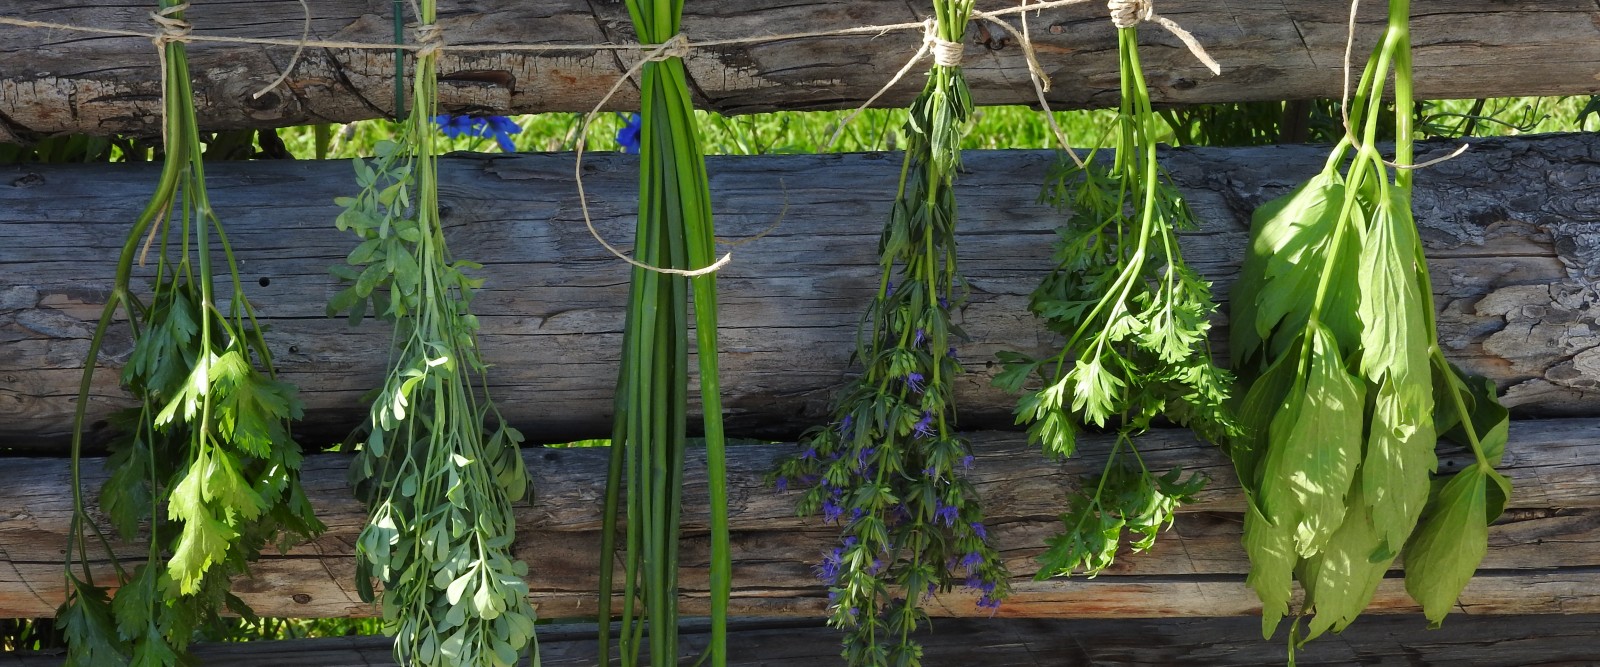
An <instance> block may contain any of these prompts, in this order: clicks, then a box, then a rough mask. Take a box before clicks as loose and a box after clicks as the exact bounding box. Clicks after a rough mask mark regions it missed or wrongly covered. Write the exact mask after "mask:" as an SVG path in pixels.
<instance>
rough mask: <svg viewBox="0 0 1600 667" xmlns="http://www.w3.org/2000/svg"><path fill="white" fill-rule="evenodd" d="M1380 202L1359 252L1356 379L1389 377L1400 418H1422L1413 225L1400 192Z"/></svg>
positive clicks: (1424, 367)
mask: <svg viewBox="0 0 1600 667" xmlns="http://www.w3.org/2000/svg"><path fill="white" fill-rule="evenodd" d="M1390 192H1391V193H1392V195H1391V196H1390V197H1389V198H1387V199H1384V200H1381V201H1380V202H1379V206H1378V210H1377V212H1376V214H1375V215H1373V216H1372V220H1371V221H1370V224H1369V225H1368V227H1367V234H1366V238H1365V239H1364V240H1363V241H1364V242H1363V243H1362V247H1361V261H1360V264H1361V270H1360V271H1359V272H1357V274H1356V285H1357V288H1358V290H1359V293H1360V299H1359V300H1360V305H1359V307H1358V308H1357V315H1358V317H1359V318H1360V319H1361V374H1362V375H1363V376H1364V377H1366V378H1367V379H1368V380H1370V381H1371V382H1373V383H1378V382H1381V381H1383V380H1384V379H1385V378H1392V380H1393V385H1394V387H1395V393H1396V395H1397V397H1398V398H1399V399H1400V400H1401V401H1402V402H1403V405H1402V406H1401V414H1406V415H1418V418H1419V419H1420V418H1422V417H1425V416H1426V415H1428V414H1430V413H1431V412H1432V410H1431V406H1428V405H1427V399H1428V398H1429V383H1430V378H1431V377H1432V374H1431V371H1430V370H1429V368H1428V362H1429V359H1428V347H1429V339H1430V337H1431V336H1430V333H1431V332H1430V331H1429V330H1428V325H1427V322H1426V320H1425V318H1424V310H1425V309H1426V308H1427V305H1426V304H1425V303H1424V302H1423V299H1422V294H1421V290H1420V289H1419V286H1418V284H1417V281H1416V280H1414V279H1413V277H1414V276H1416V275H1417V267H1416V266H1415V263H1416V261H1417V260H1416V258H1417V256H1418V255H1417V251H1418V248H1417V239H1416V224H1415V223H1414V222H1413V221H1412V219H1411V200H1410V198H1409V197H1407V196H1406V194H1405V191H1404V190H1401V189H1400V188H1391V189H1390Z"/></svg>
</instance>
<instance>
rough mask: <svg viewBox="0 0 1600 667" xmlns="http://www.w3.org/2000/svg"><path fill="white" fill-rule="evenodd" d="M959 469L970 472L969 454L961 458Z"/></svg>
mask: <svg viewBox="0 0 1600 667" xmlns="http://www.w3.org/2000/svg"><path fill="white" fill-rule="evenodd" d="M961 467H962V468H965V469H967V470H971V469H972V455H971V454H968V455H966V456H963V457H961Z"/></svg>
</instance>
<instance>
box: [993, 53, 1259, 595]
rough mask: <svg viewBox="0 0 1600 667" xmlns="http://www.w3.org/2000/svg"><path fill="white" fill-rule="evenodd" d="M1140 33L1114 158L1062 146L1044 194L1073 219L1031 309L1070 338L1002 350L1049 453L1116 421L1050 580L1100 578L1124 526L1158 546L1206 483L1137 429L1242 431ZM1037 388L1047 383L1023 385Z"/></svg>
mask: <svg viewBox="0 0 1600 667" xmlns="http://www.w3.org/2000/svg"><path fill="white" fill-rule="evenodd" d="M1137 30H1138V29H1137V28H1119V29H1118V44H1119V49H1118V52H1119V54H1120V58H1121V71H1122V103H1121V105H1120V106H1119V109H1118V114H1117V116H1116V118H1115V120H1114V121H1113V123H1114V125H1113V127H1112V128H1111V130H1112V131H1113V132H1114V133H1115V144H1114V145H1115V149H1116V152H1115V153H1114V154H1113V155H1112V157H1111V158H1110V162H1111V164H1109V165H1107V164H1105V162H1106V161H1107V160H1106V158H1105V157H1104V156H1103V153H1102V152H1100V151H1095V152H1094V153H1092V154H1090V156H1089V157H1088V159H1087V160H1086V161H1085V162H1083V163H1078V162H1076V161H1075V160H1069V159H1068V158H1070V157H1072V156H1064V157H1063V158H1062V161H1061V163H1060V164H1059V165H1058V166H1057V167H1056V168H1055V169H1054V170H1053V172H1052V174H1051V178H1050V179H1049V181H1048V183H1049V184H1048V185H1047V186H1046V189H1045V193H1044V196H1043V199H1044V200H1045V201H1047V202H1049V203H1051V204H1053V205H1054V206H1056V207H1057V208H1059V209H1061V210H1063V211H1068V212H1069V215H1070V217H1069V218H1068V220H1067V223H1066V224H1065V225H1063V226H1062V227H1061V228H1060V229H1058V230H1057V235H1058V237H1059V238H1058V240H1057V243H1056V251H1055V256H1054V260H1055V261H1056V268H1055V269H1054V270H1053V271H1052V272H1051V273H1050V275H1048V276H1046V278H1045V279H1044V281H1043V282H1042V283H1041V284H1040V286H1039V288H1038V289H1037V290H1035V291H1034V293H1033V295H1032V298H1031V300H1030V303H1029V307H1030V309H1031V310H1032V311H1033V313H1034V314H1035V315H1037V316H1038V317H1040V318H1041V319H1043V320H1044V322H1045V323H1046V325H1047V326H1048V327H1049V328H1050V330H1051V331H1054V332H1055V333H1056V334H1058V335H1060V336H1061V337H1062V339H1063V340H1064V343H1063V344H1062V346H1061V349H1060V350H1059V351H1057V352H1056V353H1055V354H1052V355H1050V356H1047V357H1042V358H1038V359H1035V358H1031V357H1028V356H1026V355H1022V354H1019V353H1014V352H1003V353H1001V354H1000V357H1001V360H1002V361H1003V362H1004V364H1005V369H1004V370H1003V371H1002V372H1001V373H1000V374H999V375H997V376H996V377H995V380H994V382H995V384H996V386H999V387H1001V388H1004V389H1006V390H1007V391H1011V392H1022V398H1021V400H1020V401H1019V403H1018V406H1017V409H1016V415H1017V424H1019V425H1021V424H1026V425H1027V426H1028V437H1029V440H1030V441H1032V442H1034V443H1037V444H1040V445H1041V446H1042V447H1043V448H1044V450H1045V452H1046V453H1048V454H1050V455H1052V456H1056V457H1068V456H1072V455H1073V454H1074V453H1075V452H1076V451H1077V449H1078V435H1079V434H1080V433H1081V432H1082V431H1084V430H1085V429H1087V428H1091V427H1092V428H1113V429H1115V431H1116V437H1115V440H1114V444H1113V445H1112V449H1111V452H1110V454H1109V455H1108V456H1107V458H1106V463H1105V468H1104V470H1103V472H1102V473H1101V474H1099V475H1097V476H1091V477H1089V478H1087V479H1085V480H1084V481H1083V484H1082V485H1081V490H1080V491H1078V492H1076V493H1074V494H1073V496H1072V498H1071V500H1070V503H1071V504H1070V507H1069V509H1068V511H1067V512H1066V513H1065V514H1063V515H1062V517H1061V519H1062V527H1063V530H1062V532H1061V533H1060V534H1058V535H1056V536H1055V537H1052V538H1051V539H1050V540H1049V545H1050V548H1049V550H1048V551H1046V553H1045V554H1044V555H1043V556H1041V557H1040V564H1041V566H1042V567H1041V569H1040V570H1039V573H1038V576H1039V577H1040V578H1046V577H1050V576H1056V575H1068V574H1072V573H1074V572H1081V573H1084V574H1087V575H1089V576H1094V575H1095V574H1097V573H1099V572H1100V571H1102V570H1104V569H1105V568H1106V567H1107V566H1109V565H1110V564H1111V563H1112V561H1113V560H1114V557H1115V555H1116V552H1117V548H1118V545H1119V543H1120V541H1121V540H1122V537H1123V534H1124V532H1132V533H1137V534H1138V535H1139V537H1138V538H1136V539H1135V540H1134V541H1133V542H1132V544H1131V546H1132V548H1133V549H1134V550H1135V551H1140V550H1144V549H1148V548H1149V547H1150V546H1151V545H1153V544H1154V541H1155V536H1156V533H1158V532H1159V531H1160V530H1161V529H1163V528H1164V527H1166V526H1168V525H1170V524H1171V523H1172V521H1173V518H1174V512H1175V511H1176V510H1177V508H1178V507H1179V506H1181V505H1182V504H1183V503H1186V502H1189V501H1190V500H1191V498H1192V496H1193V494H1194V493H1196V492H1198V491H1199V490H1200V489H1201V488H1202V487H1203V486H1204V484H1205V479H1204V478H1203V477H1198V476H1190V477H1188V478H1186V479H1185V478H1184V477H1183V475H1182V472H1181V471H1179V470H1172V471H1170V472H1168V473H1165V474H1157V473H1156V472H1153V471H1151V470H1150V469H1149V468H1148V467H1146V465H1145V462H1144V459H1143V458H1142V457H1141V456H1140V455H1139V451H1138V448H1137V447H1136V445H1135V440H1134V437H1133V436H1135V435H1137V434H1139V433H1142V432H1144V431H1146V430H1148V429H1149V428H1150V426H1151V424H1152V423H1153V422H1154V421H1155V420H1157V419H1163V418H1164V419H1167V420H1170V421H1173V422H1176V423H1178V424H1183V425H1187V426H1189V427H1190V428H1191V429H1193V430H1194V431H1195V432H1196V433H1198V434H1199V435H1200V436H1202V437H1204V438H1206V439H1209V440H1212V441H1214V442H1221V441H1222V440H1223V438H1224V437H1225V436H1226V435H1227V434H1229V433H1230V432H1231V430H1232V429H1233V428H1234V427H1233V423H1232V420H1231V419H1230V417H1229V416H1228V414H1227V411H1226V410H1225V409H1224V407H1223V404H1224V402H1225V401H1226V400H1227V397H1228V391H1229V385H1230V383H1231V377H1230V376H1229V374H1228V373H1227V372H1226V371H1224V370H1222V369H1220V368H1218V367H1217V366H1216V365H1215V364H1213V363H1212V361H1211V350H1210V345H1209V343H1208V339H1207V334H1208V332H1209V330H1210V320H1211V316H1212V314H1213V313H1214V312H1215V311H1216V305H1215V304H1214V303H1213V302H1212V300H1211V286H1210V283H1208V282H1206V281H1205V280H1204V279H1202V278H1201V277H1200V276H1199V275H1198V274H1197V273H1195V271H1194V270H1193V269H1191V268H1190V267H1189V266H1188V265H1187V264H1185V263H1184V260H1183V254H1182V251H1181V250H1180V248H1179V245H1178V237H1177V234H1178V232H1179V231H1180V230H1184V229H1189V228H1192V227H1193V226H1194V215H1193V213H1192V212H1191V211H1190V210H1189V207H1188V206H1187V205H1186V204H1185V203H1184V201H1183V198H1182V196H1181V195H1180V194H1179V193H1178V191H1177V190H1176V189H1175V188H1173V187H1172V185H1171V184H1170V182H1169V181H1168V178H1167V176H1166V174H1165V172H1163V171H1162V170H1161V167H1160V165H1158V164H1157V162H1156V136H1157V130H1156V127H1157V121H1158V118H1157V116H1156V115H1155V113H1154V111H1153V110H1152V108H1151V105H1150V94H1149V91H1148V89H1147V88H1146V86H1145V81H1144V74H1143V72H1142V70H1141V68H1140V65H1139V54H1138V32H1137ZM1035 378H1037V380H1035ZM1031 383H1036V384H1031ZM1029 386H1037V387H1038V388H1036V389H1029V390H1027V391H1023V390H1024V388H1025V387H1029Z"/></svg>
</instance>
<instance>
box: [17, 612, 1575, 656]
mask: <svg viewBox="0 0 1600 667" xmlns="http://www.w3.org/2000/svg"><path fill="white" fill-rule="evenodd" d="M1395 620H1402V619H1395ZM1425 625H1426V621H1424V620H1423V619H1422V618H1421V617H1416V618H1405V619H1403V622H1398V623H1397V622H1393V621H1389V622H1380V621H1377V620H1375V619H1368V620H1365V621H1357V622H1356V623H1355V624H1354V625H1352V626H1350V628H1349V629H1348V630H1345V631H1344V632H1342V633H1340V634H1336V635H1327V636H1324V637H1322V638H1319V639H1318V640H1317V641H1315V642H1312V643H1310V644H1308V645H1306V646H1305V647H1304V648H1302V649H1300V650H1298V651H1296V652H1295V659H1296V662H1297V664H1300V665H1306V666H1307V667H1321V666H1329V667H1332V666H1338V667H1344V666H1346V665H1353V664H1360V665H1366V666H1369V667H1431V666H1433V665H1439V666H1440V667H1446V666H1448V667H1525V666H1526V665H1580V664H1590V661H1591V660H1592V659H1593V658H1594V656H1596V655H1600V616H1595V615H1571V616H1553V615H1544V616H1516V617H1506V616H1479V617H1467V618H1453V619H1450V621H1448V622H1446V623H1445V624H1444V627H1443V628H1441V629H1439V630H1423V629H1422V628H1423V627H1424V626H1425ZM1259 632H1260V625H1259V624H1258V623H1257V622H1256V621H1255V620H1253V619H1247V618H1204V619H1193V618H1174V619H1116V620H1096V619H1072V620H1060V619H1021V618H1005V619H986V618H962V619H940V620H939V621H937V622H936V623H935V624H934V626H933V628H932V629H931V630H927V631H924V632H922V633H919V635H920V636H919V637H918V638H917V639H918V641H920V642H921V643H922V645H923V648H924V649H925V651H926V653H925V655H924V657H923V663H924V664H927V665H929V666H930V667H949V666H955V665H984V666H985V667H1058V666H1059V665H1083V666H1089V665H1095V666H1111V665H1159V666H1162V667H1165V666H1167V665H1177V664H1197V665H1207V667H1256V666H1257V665H1271V664H1282V663H1283V662H1284V658H1285V656H1286V650H1285V647H1284V644H1283V642H1282V641H1281V638H1280V639H1278V640H1274V641H1261V640H1260V639H1259V634H1258V633H1259ZM708 640H709V632H708V630H707V625H706V624H705V623H704V622H703V621H693V622H687V623H684V624H683V625H682V626H681V627H680V630H679V641H680V643H681V646H680V649H679V650H680V651H681V652H682V655H683V658H684V660H685V663H684V664H692V663H690V662H689V661H691V660H694V659H696V658H697V657H698V656H699V652H700V651H702V650H704V648H705V645H706V643H707V641H708ZM728 640H729V646H730V659H729V664H731V665H735V666H736V667H756V666H757V665H759V666H760V667H816V666H817V665H839V664H844V663H843V661H841V660H840V659H839V655H838V654H839V647H838V640H839V633H838V631H836V630H832V629H830V628H826V627H822V626H821V624H820V623H818V622H815V621H812V622H804V621H798V620H771V619H768V620H761V621H734V622H733V623H732V624H731V627H730V628H729V638H728ZM392 652H393V651H392V643H391V642H390V640H388V639H386V638H383V637H332V638H323V639H302V640H288V641H269V642H249V643H226V644H201V645H197V646H196V647H195V655H196V657H197V658H198V659H199V661H200V664H202V665H215V666H217V667H278V666H279V665H317V667H395V663H394V658H393V655H392ZM598 653H599V651H598V647H597V644H596V638H595V626H594V625H593V624H583V623H574V624H558V625H544V626H540V627H539V656H540V659H541V664H543V665H544V667H592V666H593V665H596V664H599V660H598ZM59 664H61V658H60V656H59V655H51V654H28V653H20V654H19V653H0V667H55V666H56V665H59ZM522 664H523V665H527V664H528V663H527V662H524V663H522Z"/></svg>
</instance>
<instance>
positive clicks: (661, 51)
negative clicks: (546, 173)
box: [572, 32, 733, 278]
mask: <svg viewBox="0 0 1600 667" xmlns="http://www.w3.org/2000/svg"><path fill="white" fill-rule="evenodd" d="M651 47H652V48H651V50H650V51H648V52H646V53H645V54H644V57H642V58H640V59H639V61H638V62H636V63H634V64H633V65H632V66H631V67H629V68H628V71H626V72H623V73H622V76H619V77H617V80H616V82H615V83H612V84H611V89H610V90H607V91H606V94H605V96H603V97H601V98H600V101H599V102H596V103H595V105H594V108H593V109H591V110H590V111H589V113H588V114H585V115H584V117H583V122H582V123H581V124H580V125H579V127H578V139H577V142H576V145H577V155H576V156H574V158H573V165H572V176H573V180H575V181H576V182H577V185H578V208H579V209H580V210H582V211H583V225H584V226H585V227H587V228H589V235H590V236H593V237H594V240H596V241H599V242H600V245H601V246H603V247H604V248H605V249H606V250H607V251H608V252H610V253H611V254H612V255H613V256H615V257H616V258H617V259H620V260H622V261H624V262H627V263H628V264H630V265H632V266H634V267H637V268H641V269H644V270H646V271H654V272H656V273H664V274H667V275H673V276H684V277H687V278H693V277H695V276H703V275H707V274H711V273H716V272H717V271H719V270H721V269H722V267H724V266H727V265H728V263H729V262H732V261H733V253H731V252H729V253H725V254H723V255H722V258H721V259H719V260H717V261H716V262H713V263H712V264H711V265H710V266H705V267H702V268H698V269H669V268H666V267H660V266H652V265H650V264H647V263H645V262H641V261H639V260H637V259H634V258H632V257H629V256H628V255H627V253H624V252H622V251H621V250H618V249H617V247H616V246H613V245H611V243H610V242H609V241H606V239H605V237H603V236H601V235H600V230H598V229H595V226H594V218H593V216H591V215H590V214H589V196H588V195H587V194H586V193H584V191H583V145H584V144H585V143H587V142H588V137H589V126H590V125H591V124H592V123H593V122H594V119H595V118H596V117H598V116H599V115H600V109H601V108H602V107H604V106H605V105H606V102H610V101H611V97H612V96H613V95H616V94H617V91H619V90H621V89H622V86H623V84H625V83H627V82H629V81H631V80H633V77H634V76H635V75H637V74H639V72H641V71H643V70H644V66H645V65H646V64H648V63H653V62H660V61H664V60H667V59H669V58H683V57H686V56H688V54H689V38H688V37H686V36H684V34H683V33H681V32H680V33H678V34H676V35H673V36H672V38H671V39H668V40H667V41H665V42H662V43H660V44H652V45H651Z"/></svg>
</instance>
